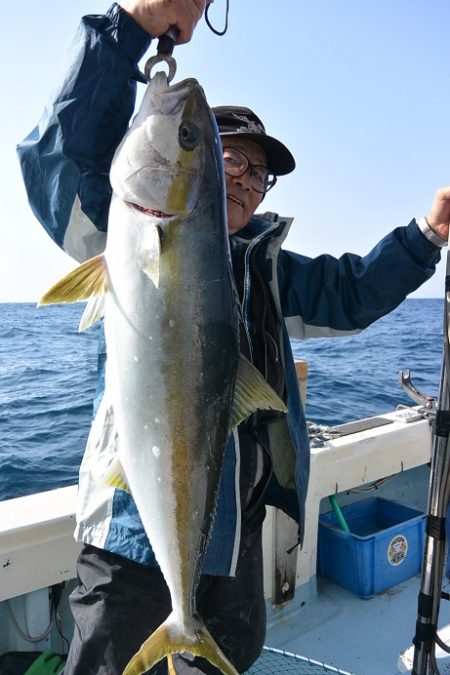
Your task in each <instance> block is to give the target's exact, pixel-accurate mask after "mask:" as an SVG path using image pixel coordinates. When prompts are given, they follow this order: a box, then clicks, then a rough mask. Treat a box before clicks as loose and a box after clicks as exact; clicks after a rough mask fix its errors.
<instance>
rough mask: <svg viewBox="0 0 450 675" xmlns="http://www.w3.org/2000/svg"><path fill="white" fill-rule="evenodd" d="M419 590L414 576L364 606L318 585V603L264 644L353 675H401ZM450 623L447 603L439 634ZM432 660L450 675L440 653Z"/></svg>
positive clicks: (272, 633) (449, 662)
mask: <svg viewBox="0 0 450 675" xmlns="http://www.w3.org/2000/svg"><path fill="white" fill-rule="evenodd" d="M419 588H420V577H419V576H416V577H413V578H412V579H408V580H407V581H405V582H403V583H402V584H399V585H398V586H395V587H393V588H391V589H389V590H387V591H384V592H382V593H379V594H378V595H376V596H374V597H373V598H370V599H369V600H362V599H360V598H358V597H357V596H355V595H353V594H352V593H351V592H349V591H347V590H346V589H344V588H341V587H339V586H337V585H336V584H333V583H331V582H328V581H326V580H324V579H319V581H318V598H317V600H316V601H314V602H313V603H312V605H310V606H309V609H307V608H304V609H302V610H299V611H298V612H297V613H296V614H295V615H292V617H291V618H290V619H289V620H288V621H283V623H282V624H280V625H277V624H275V625H272V626H271V628H270V629H269V631H268V634H267V640H266V642H267V644H268V645H270V646H271V647H275V648H278V649H280V650H284V651H286V652H290V653H293V654H301V655H302V656H304V657H309V658H310V659H314V660H316V661H319V662H321V663H325V664H327V665H330V666H334V667H336V668H338V669H341V670H344V671H348V672H350V673H352V675H397V674H398V673H399V672H401V671H399V670H398V667H397V664H398V660H399V655H400V653H401V652H402V651H404V650H405V649H407V648H408V647H410V646H411V644H412V639H413V637H414V632H415V624H416V618H417V598H418V593H419ZM444 590H446V591H447V592H448V591H449V590H450V583H449V582H445V584H444ZM449 623H450V602H446V601H444V600H442V601H441V608H440V615H439V628H442V627H444V626H446V625H448V624H449ZM436 656H437V663H438V666H439V670H440V672H441V674H442V675H445V674H447V673H450V659H449V658H448V656H447V655H446V654H445V653H443V652H442V651H441V650H440V649H438V650H437V651H436ZM258 672H261V673H263V672H265V671H264V670H260V671H258V670H255V671H253V670H252V671H251V673H252V675H256V674H257V673H258ZM279 672H280V673H281V672H286V673H287V672H291V671H287V670H285V671H282V670H280V671H279ZM298 672H305V673H306V672H308V671H307V670H305V671H298ZM313 672H320V671H319V670H317V671H313ZM324 672H326V671H324ZM403 672H405V671H403ZM406 672H408V671H406ZM273 675H275V672H274V673H273Z"/></svg>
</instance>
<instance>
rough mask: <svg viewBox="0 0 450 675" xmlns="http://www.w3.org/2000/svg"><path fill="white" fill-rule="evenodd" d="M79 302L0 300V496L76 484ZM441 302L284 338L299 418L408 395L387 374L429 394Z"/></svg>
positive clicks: (85, 337)
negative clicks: (315, 334)
mask: <svg viewBox="0 0 450 675" xmlns="http://www.w3.org/2000/svg"><path fill="white" fill-rule="evenodd" d="M82 309H83V308H82V306H80V305H68V306H54V307H45V308H40V309H37V308H36V306H35V305H34V304H27V303H20V304H13V303H8V304H0V311H1V317H2V328H1V331H0V499H9V498H11V497H17V496H20V495H26V494H31V493H33V492H39V491H42V490H49V489H52V488H56V487H62V486H65V485H71V484H73V483H75V482H76V480H77V475H78V467H79V464H80V461H81V457H82V453H83V449H84V446H85V443H86V439H87V435H88V432H89V426H90V421H91V414H92V399H93V395H94V390H95V383H96V369H97V341H98V327H93V328H92V329H90V330H89V331H87V332H86V333H82V334H79V333H78V322H79V319H80V316H81V314H82ZM442 324H443V301H442V300H440V299H431V300H417V299H409V300H406V301H405V302H404V303H402V305H400V306H399V307H398V308H397V309H396V310H395V311H394V312H392V313H391V314H390V315H388V316H386V317H384V318H382V319H380V320H379V321H377V322H376V323H375V324H373V325H372V326H370V327H369V328H368V329H366V330H365V331H363V332H362V333H361V334H360V335H358V336H353V337H345V338H339V339H319V340H308V341H298V340H295V341H293V343H292V345H293V351H294V355H295V356H296V358H301V359H305V360H306V361H307V362H308V368H309V374H308V388H307V389H308V391H307V407H306V413H307V418H308V419H309V420H311V421H313V422H316V423H321V424H329V425H331V424H339V423H343V422H347V421H350V420H354V419H360V418H363V417H368V416H371V415H376V414H379V413H383V412H388V411H390V410H392V409H394V408H395V407H396V405H397V404H400V403H404V404H409V403H410V400H409V399H408V397H407V396H406V395H405V394H404V393H403V391H402V389H401V388H400V386H399V385H398V383H397V373H398V371H399V370H400V369H402V368H410V369H411V371H412V377H413V382H414V384H415V385H416V387H417V388H418V389H420V390H422V391H423V392H424V393H426V394H430V395H432V396H437V395H438V391H439V379H440V370H441V361H442Z"/></svg>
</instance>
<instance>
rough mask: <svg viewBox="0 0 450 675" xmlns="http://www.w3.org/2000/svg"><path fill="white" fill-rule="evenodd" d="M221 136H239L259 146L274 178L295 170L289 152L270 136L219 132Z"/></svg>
mask: <svg viewBox="0 0 450 675" xmlns="http://www.w3.org/2000/svg"><path fill="white" fill-rule="evenodd" d="M219 133H220V135H221V136H240V137H242V138H250V139H251V140H252V141H254V142H255V143H257V144H258V145H260V146H261V147H262V148H263V150H264V151H265V153H266V155H267V168H268V169H270V171H272V173H274V174H275V175H276V176H285V175H286V174H288V173H291V171H293V170H294V169H295V159H294V157H293V155H292V153H291V151H290V150H288V149H287V147H286V146H285V145H284V144H283V143H281V141H278V140H277V139H276V138H273V137H272V136H267V134H252V133H246V132H243V131H225V132H221V131H219Z"/></svg>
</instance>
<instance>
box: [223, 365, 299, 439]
mask: <svg viewBox="0 0 450 675" xmlns="http://www.w3.org/2000/svg"><path fill="white" fill-rule="evenodd" d="M255 410H279V411H280V412H287V407H286V404H285V403H284V402H283V401H282V400H281V398H280V397H279V396H278V394H276V392H275V391H274V390H273V389H272V387H271V386H270V385H269V384H268V383H267V382H266V380H265V379H264V377H263V376H262V375H261V373H260V372H259V370H257V369H256V368H255V366H254V365H253V364H251V363H250V361H248V359H246V358H245V357H244V356H241V357H240V359H239V364H238V369H237V374H236V383H235V387H234V399H233V407H232V411H231V428H232V429H233V428H234V427H235V426H237V425H238V424H240V423H241V422H242V421H243V420H245V419H246V418H247V417H249V416H250V415H251V414H252V413H254V412H255Z"/></svg>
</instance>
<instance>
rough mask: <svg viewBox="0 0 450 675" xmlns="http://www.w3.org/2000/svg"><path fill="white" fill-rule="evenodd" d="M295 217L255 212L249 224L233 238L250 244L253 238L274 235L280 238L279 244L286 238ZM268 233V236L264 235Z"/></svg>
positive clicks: (268, 212)
mask: <svg viewBox="0 0 450 675" xmlns="http://www.w3.org/2000/svg"><path fill="white" fill-rule="evenodd" d="M293 220H294V219H293V218H284V217H281V216H279V215H278V214H277V213H272V212H270V211H267V212H266V213H263V214H258V213H257V214H255V215H254V216H252V218H251V219H250V220H249V222H248V223H247V225H246V226H245V227H244V228H243V229H242V230H239V232H238V233H237V234H235V235H233V239H234V240H235V241H240V242H242V243H243V244H249V243H250V242H251V241H252V240H253V239H258V238H262V239H265V238H266V236H267V237H273V238H276V239H277V240H278V245H279V246H281V244H282V242H283V241H284V240H285V239H286V236H287V234H288V232H289V228H290V226H291V224H292V221H293ZM264 235H266V236H264Z"/></svg>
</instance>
